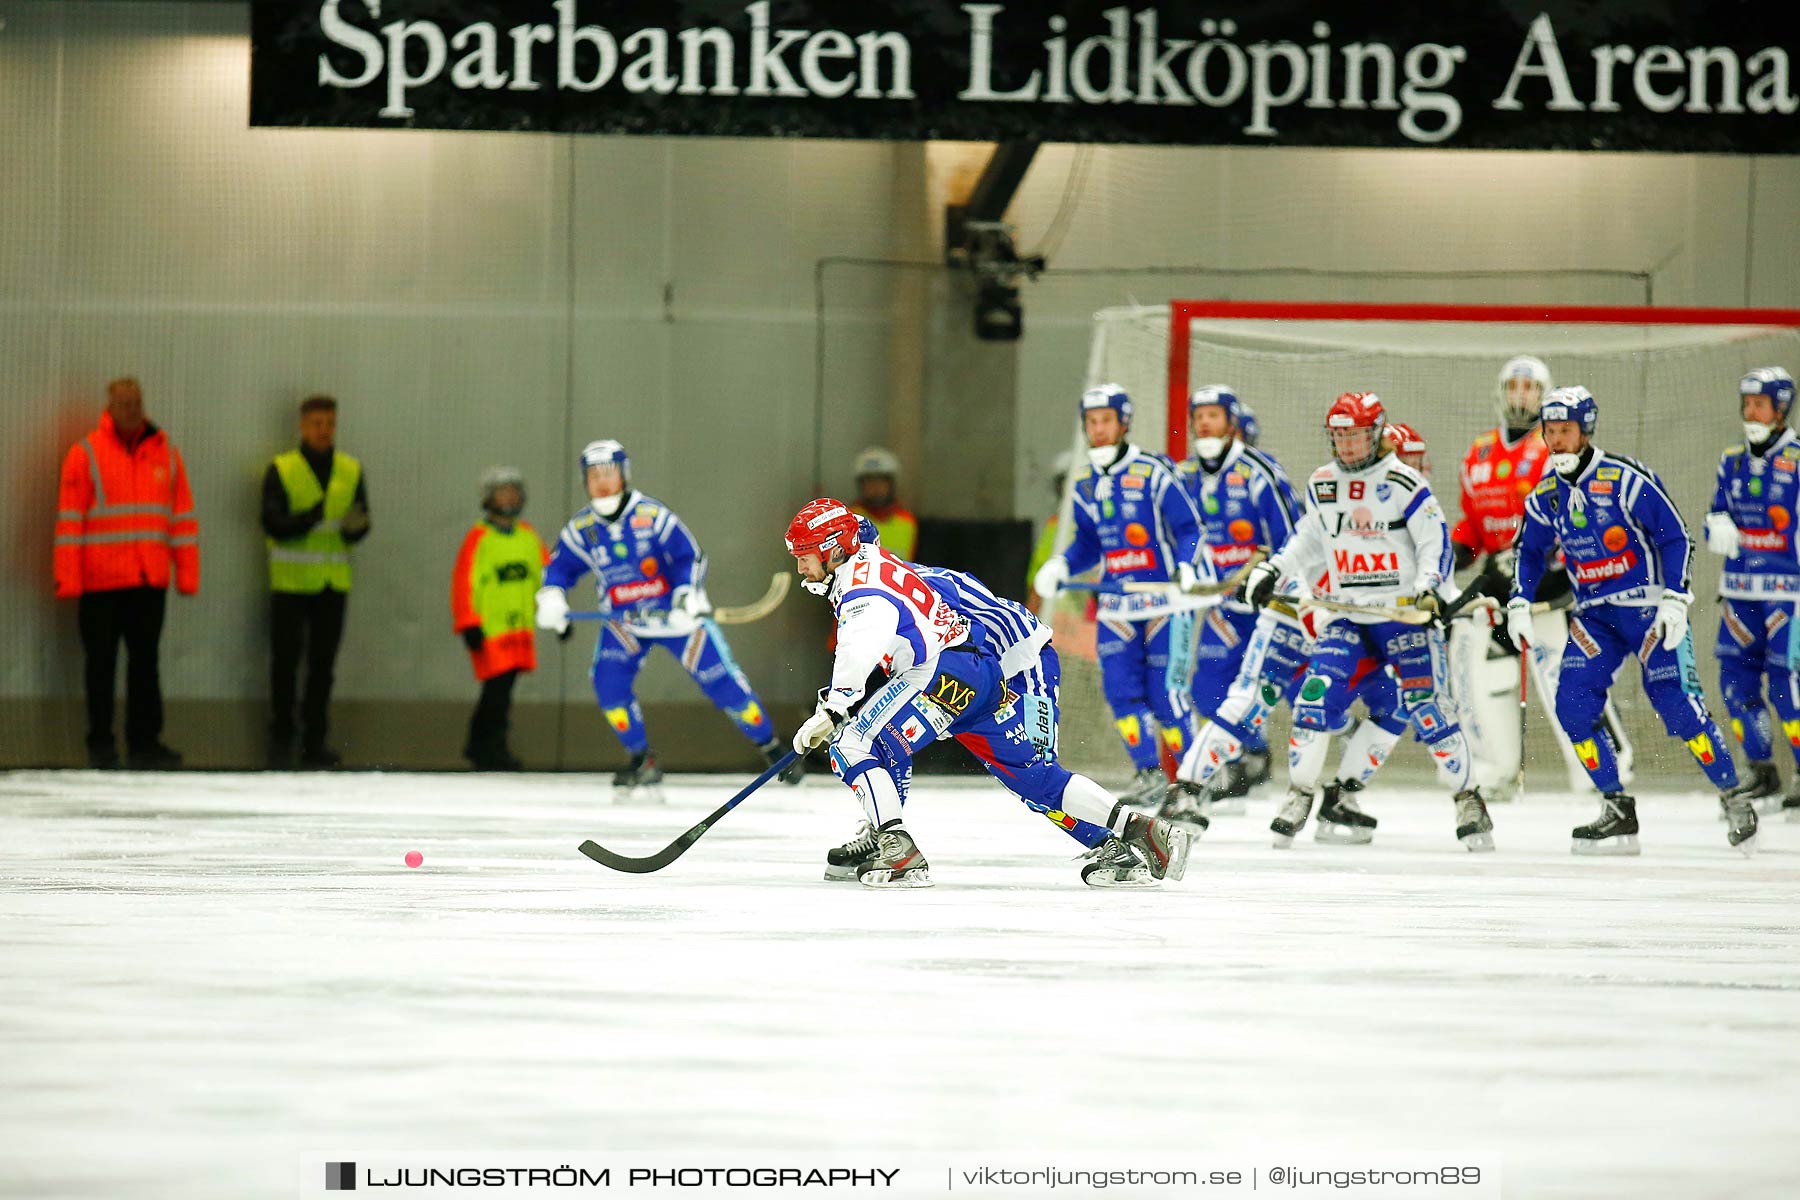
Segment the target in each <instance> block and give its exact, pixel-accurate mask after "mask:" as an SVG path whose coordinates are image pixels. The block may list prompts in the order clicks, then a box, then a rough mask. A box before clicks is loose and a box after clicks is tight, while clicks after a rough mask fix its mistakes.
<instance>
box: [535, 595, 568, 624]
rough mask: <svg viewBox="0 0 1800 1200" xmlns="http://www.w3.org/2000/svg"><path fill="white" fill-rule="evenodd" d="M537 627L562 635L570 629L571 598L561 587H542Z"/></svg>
mask: <svg viewBox="0 0 1800 1200" xmlns="http://www.w3.org/2000/svg"><path fill="white" fill-rule="evenodd" d="M537 626H538V628H539V629H551V630H555V631H556V632H557V633H562V632H564V631H565V630H567V629H568V628H569V597H568V594H567V593H565V592H564V591H563V590H562V589H561V588H559V587H549V586H545V587H541V588H539V589H538V593H537Z"/></svg>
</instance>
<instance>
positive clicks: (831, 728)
mask: <svg viewBox="0 0 1800 1200" xmlns="http://www.w3.org/2000/svg"><path fill="white" fill-rule="evenodd" d="M843 722H844V714H843V713H840V712H838V711H836V710H835V709H832V708H829V707H827V706H826V705H823V704H821V705H819V707H817V708H815V709H813V715H812V716H810V717H808V718H806V720H804V721H802V722H801V723H800V728H799V729H796V730H795V731H794V753H796V754H805V753H807V752H808V751H811V750H817V749H818V748H819V747H820V746H823V745H824V744H825V743H826V742H829V741H830V740H831V735H832V734H834V733H836V732H837V728H838V726H839V725H841V724H843Z"/></svg>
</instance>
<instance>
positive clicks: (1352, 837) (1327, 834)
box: [1313, 822, 1375, 846]
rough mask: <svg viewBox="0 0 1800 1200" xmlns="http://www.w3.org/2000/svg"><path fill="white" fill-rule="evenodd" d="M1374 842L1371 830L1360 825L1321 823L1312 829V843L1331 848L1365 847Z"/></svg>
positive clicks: (1373, 833)
mask: <svg viewBox="0 0 1800 1200" xmlns="http://www.w3.org/2000/svg"><path fill="white" fill-rule="evenodd" d="M1374 840H1375V831H1374V830H1373V829H1364V828H1363V827H1362V826H1360V825H1332V824H1329V823H1326V822H1321V823H1320V824H1319V825H1317V826H1315V827H1314V829H1313V841H1315V842H1326V843H1329V844H1330V845H1333V846H1366V845H1368V844H1369V843H1370V842H1372V841H1374Z"/></svg>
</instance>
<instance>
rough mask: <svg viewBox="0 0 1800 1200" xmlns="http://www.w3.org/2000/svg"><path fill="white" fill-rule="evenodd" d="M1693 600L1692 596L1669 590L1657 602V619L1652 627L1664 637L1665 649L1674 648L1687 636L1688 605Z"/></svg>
mask: <svg viewBox="0 0 1800 1200" xmlns="http://www.w3.org/2000/svg"><path fill="white" fill-rule="evenodd" d="M1693 602H1694V599H1693V597H1692V596H1684V595H1682V594H1681V593H1680V592H1669V591H1665V592H1664V593H1663V598H1662V599H1661V600H1660V601H1658V602H1657V605H1656V621H1655V623H1654V624H1652V625H1651V626H1650V628H1651V629H1653V630H1655V631H1656V632H1657V634H1658V635H1660V636H1661V637H1662V645H1663V649H1664V650H1673V649H1674V648H1675V647H1677V646H1679V645H1681V639H1682V638H1684V637H1686V636H1687V631H1688V605H1690V604H1692V603H1693Z"/></svg>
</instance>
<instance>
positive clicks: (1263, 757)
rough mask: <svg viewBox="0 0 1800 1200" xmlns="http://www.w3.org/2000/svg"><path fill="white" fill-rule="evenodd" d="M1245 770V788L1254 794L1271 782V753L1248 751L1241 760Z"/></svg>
mask: <svg viewBox="0 0 1800 1200" xmlns="http://www.w3.org/2000/svg"><path fill="white" fill-rule="evenodd" d="M1240 761H1241V762H1242V764H1243V768H1244V787H1245V789H1246V791H1247V792H1249V793H1252V794H1254V793H1255V791H1256V789H1257V788H1260V787H1263V786H1264V785H1266V784H1267V783H1268V782H1269V775H1270V771H1269V752H1268V751H1267V750H1246V751H1244V757H1243V758H1242V759H1241V760H1240Z"/></svg>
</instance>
